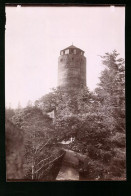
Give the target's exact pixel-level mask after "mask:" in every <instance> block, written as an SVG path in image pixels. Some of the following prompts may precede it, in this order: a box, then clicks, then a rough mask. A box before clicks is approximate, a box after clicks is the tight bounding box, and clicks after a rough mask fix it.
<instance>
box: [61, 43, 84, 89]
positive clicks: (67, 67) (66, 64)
mask: <svg viewBox="0 0 131 196" xmlns="http://www.w3.org/2000/svg"><path fill="white" fill-rule="evenodd" d="M84 86H86V57H85V56H84V51H83V50H81V49H79V48H77V47H75V46H73V45H71V46H69V47H68V48H65V49H63V50H61V51H60V56H59V59H58V87H60V88H64V89H66V90H77V89H80V88H82V87H84Z"/></svg>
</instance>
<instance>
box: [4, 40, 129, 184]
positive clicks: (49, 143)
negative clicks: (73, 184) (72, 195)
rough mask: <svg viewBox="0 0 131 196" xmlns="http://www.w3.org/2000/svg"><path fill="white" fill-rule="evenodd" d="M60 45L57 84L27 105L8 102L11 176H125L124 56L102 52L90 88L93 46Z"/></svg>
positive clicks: (41, 178) (27, 178)
mask: <svg viewBox="0 0 131 196" xmlns="http://www.w3.org/2000/svg"><path fill="white" fill-rule="evenodd" d="M63 48H64V47H63ZM46 49H47V48H46ZM32 50H33V49H32ZM58 50H59V54H58V56H57V60H58V61H57V62H54V64H55V63H56V64H57V68H58V69H57V74H56V75H57V86H56V87H55V88H52V89H51V90H50V91H49V92H48V93H43V94H42V96H41V97H39V98H38V99H35V101H34V102H33V101H30V100H29V101H28V103H27V105H26V107H22V106H21V104H20V103H19V104H18V107H17V108H15V109H13V108H12V107H11V106H9V107H8V108H7V107H6V116H5V118H6V122H5V133H6V180H7V181H116V180H119V181H122V180H126V135H125V61H124V58H121V56H120V54H119V53H118V52H117V50H115V49H114V50H113V51H109V52H108V51H105V52H104V54H102V55H99V58H100V59H101V64H102V65H103V67H104V68H103V70H102V71H101V73H100V76H99V83H98V84H97V86H96V88H95V89H94V90H93V91H91V90H90V89H89V88H88V83H87V72H88V58H91V57H90V56H89V55H87V52H88V51H86V50H85V49H83V48H82V47H79V46H78V47H77V44H73V43H72V45H70V44H69V46H68V45H67V47H65V48H64V49H62V48H58ZM42 52H43V51H42ZM49 54H50V55H49V58H51V57H52V54H51V52H50V51H49ZM45 65H46V63H45ZM46 66H47V65H46ZM52 67H53V65H52ZM31 71H32V70H31V69H29V72H31ZM51 71H52V70H50V73H51ZM39 72H41V70H39ZM33 74H34V75H35V72H33ZM53 75H55V74H54V73H53ZM50 79H51V75H50ZM93 79H94V78H93V75H92V80H93ZM17 80H18V79H17ZM30 82H31V81H30ZM47 82H48V79H47ZM41 86H42V87H43V88H44V85H43V84H39V87H41ZM34 88H36V87H34ZM42 92H43V91H42ZM28 93H29V94H30V92H28ZM24 96H26V93H25V95H24Z"/></svg>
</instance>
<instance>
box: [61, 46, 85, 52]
mask: <svg viewBox="0 0 131 196" xmlns="http://www.w3.org/2000/svg"><path fill="white" fill-rule="evenodd" d="M67 49H79V50H81V51H83V50H82V49H80V48H77V47H76V46H74V45H71V46H69V47H67V48H64V49H63V50H67ZM63 50H61V51H63ZM83 52H84V51H83Z"/></svg>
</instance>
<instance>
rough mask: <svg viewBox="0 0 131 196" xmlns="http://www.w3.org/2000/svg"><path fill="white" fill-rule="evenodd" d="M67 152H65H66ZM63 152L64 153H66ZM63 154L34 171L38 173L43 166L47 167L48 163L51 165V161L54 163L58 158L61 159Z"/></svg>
mask: <svg viewBox="0 0 131 196" xmlns="http://www.w3.org/2000/svg"><path fill="white" fill-rule="evenodd" d="M64 153H65V152H64ZM64 153H63V154H64ZM63 154H62V155H60V156H59V157H57V158H55V159H54V160H53V161H50V162H49V163H47V164H45V165H44V166H42V167H40V168H39V169H38V170H36V171H35V172H34V173H37V172H39V171H40V170H41V169H42V168H43V167H46V166H47V165H50V164H51V163H53V162H54V161H56V160H57V159H59V158H60V157H61V156H63Z"/></svg>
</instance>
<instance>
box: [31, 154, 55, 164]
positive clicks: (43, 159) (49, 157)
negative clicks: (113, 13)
mask: <svg viewBox="0 0 131 196" xmlns="http://www.w3.org/2000/svg"><path fill="white" fill-rule="evenodd" d="M51 156H52V155H51ZM51 156H49V157H48V158H46V159H43V160H41V161H40V162H39V163H37V165H36V166H35V167H37V166H38V165H39V164H40V163H42V162H44V161H45V160H48V159H49V158H50V157H51Z"/></svg>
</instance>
